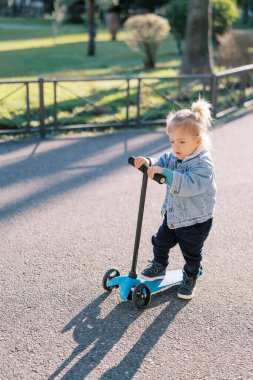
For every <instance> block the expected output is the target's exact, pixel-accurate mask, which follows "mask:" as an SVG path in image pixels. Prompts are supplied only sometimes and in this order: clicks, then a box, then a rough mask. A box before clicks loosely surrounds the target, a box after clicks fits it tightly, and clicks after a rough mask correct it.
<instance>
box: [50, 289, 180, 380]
mask: <svg viewBox="0 0 253 380" xmlns="http://www.w3.org/2000/svg"><path fill="white" fill-rule="evenodd" d="M176 288H177V287H173V288H171V289H167V290H166V291H163V292H161V293H159V294H157V295H154V296H153V298H152V302H151V304H150V305H151V306H150V308H154V307H159V305H161V304H163V303H168V305H167V306H165V307H164V308H163V309H162V311H161V312H160V313H159V315H158V316H157V317H156V318H155V320H154V321H153V322H152V323H151V324H150V325H149V327H148V328H147V329H146V330H145V331H144V332H142V334H141V335H140V336H139V337H138V340H137V342H136V343H135V344H134V345H133V346H132V347H131V348H130V347H129V350H128V348H127V347H126V348H125V350H126V351H128V352H126V354H125V356H124V358H123V359H122V360H121V362H120V363H119V364H118V365H117V366H115V367H112V368H110V369H109V370H107V371H106V372H105V373H103V374H101V377H100V379H103V380H105V379H107V380H112V379H115V380H118V379H119V378H121V379H124V380H129V379H132V378H133V376H134V374H135V373H136V372H137V370H138V368H139V367H140V366H141V363H142V362H143V360H144V359H145V357H146V355H148V353H149V352H150V351H151V350H152V349H153V347H154V346H155V344H156V343H157V342H158V341H159V339H160V337H161V336H162V335H163V334H164V333H165V331H166V330H167V329H168V327H169V326H170V324H171V322H172V321H173V320H174V319H175V317H176V316H177V314H178V313H179V312H180V310H182V309H183V308H184V307H185V306H186V305H187V303H186V302H183V301H180V300H179V299H177V297H176ZM109 295H110V293H103V294H101V295H100V296H99V297H98V298H97V299H96V300H95V301H93V302H92V303H91V304H90V305H88V306H87V307H85V308H84V309H83V310H82V311H81V312H80V313H79V314H78V315H77V316H76V317H75V318H73V319H72V320H71V321H70V322H69V323H68V324H67V325H66V326H65V327H64V329H63V330H62V332H63V333H64V332H67V331H69V330H71V329H73V338H74V340H75V342H76V343H78V346H77V347H76V348H75V349H74V350H73V352H72V354H71V355H70V356H69V357H68V358H67V359H66V360H65V361H64V362H63V363H62V364H61V365H60V366H59V367H58V368H57V369H56V371H55V372H54V373H53V374H52V375H51V376H50V377H49V378H48V380H53V379H55V378H56V377H57V376H58V375H60V374H61V372H62V371H63V370H66V368H67V367H70V368H69V369H68V371H67V373H65V374H64V375H63V376H62V377H61V379H62V380H81V379H85V378H86V376H88V374H89V373H90V372H91V371H93V370H94V369H95V368H96V367H97V366H98V365H99V363H100V362H101V361H102V360H103V359H104V358H105V357H106V356H107V354H108V353H109V352H110V351H111V350H112V349H113V347H114V346H115V345H116V344H118V342H119V340H120V339H121V338H122V336H123V335H124V334H125V332H126V330H127V329H128V327H129V326H130V325H131V324H132V323H134V322H135V321H136V320H137V319H138V318H139V317H140V316H141V315H142V313H143V312H144V313H145V311H138V310H136V309H134V307H133V305H132V304H131V302H120V303H119V304H118V305H117V306H116V307H115V308H114V309H113V310H112V311H111V312H110V313H109V314H107V315H106V316H105V317H104V318H101V317H100V306H101V304H102V302H104V301H105V300H106V298H107V297H108V296H109ZM168 301H169V302H168ZM82 353H84V356H82V357H81V358H80V359H79V360H78V361H76V360H75V359H76V357H77V356H79V355H80V354H82ZM73 361H74V362H75V363H74V364H72V362H73ZM109 365H110V358H109V357H108V366H109Z"/></svg>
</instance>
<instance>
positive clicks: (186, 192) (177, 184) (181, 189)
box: [170, 161, 214, 197]
mask: <svg viewBox="0 0 253 380" xmlns="http://www.w3.org/2000/svg"><path fill="white" fill-rule="evenodd" d="M213 181H214V167H213V164H212V162H210V161H209V162H208V161H205V162H199V164H198V165H196V166H194V167H192V168H189V169H188V171H187V172H185V173H180V172H178V171H174V172H173V181H172V185H171V188H170V192H171V193H172V194H173V195H175V196H179V197H191V196H194V195H198V194H203V193H205V192H206V191H207V190H208V188H209V187H211V185H212V183H213Z"/></svg>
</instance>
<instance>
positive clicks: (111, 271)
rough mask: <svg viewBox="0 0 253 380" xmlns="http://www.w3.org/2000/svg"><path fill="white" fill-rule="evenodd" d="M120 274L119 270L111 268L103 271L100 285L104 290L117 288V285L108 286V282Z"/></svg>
mask: <svg viewBox="0 0 253 380" xmlns="http://www.w3.org/2000/svg"><path fill="white" fill-rule="evenodd" d="M119 275H120V273H119V270H118V269H115V268H112V269H109V270H108V271H107V272H105V275H104V277H103V280H102V286H103V288H104V289H105V290H107V291H108V292H110V291H111V290H112V289H113V288H118V285H115V286H108V282H109V281H110V280H112V279H113V278H114V277H118V276H119Z"/></svg>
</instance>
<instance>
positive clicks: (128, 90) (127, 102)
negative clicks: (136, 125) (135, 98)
mask: <svg viewBox="0 0 253 380" xmlns="http://www.w3.org/2000/svg"><path fill="white" fill-rule="evenodd" d="M129 105H130V79H129V78H127V94H126V125H127V126H128V124H129Z"/></svg>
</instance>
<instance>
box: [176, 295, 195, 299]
mask: <svg viewBox="0 0 253 380" xmlns="http://www.w3.org/2000/svg"><path fill="white" fill-rule="evenodd" d="M177 296H178V298H180V299H182V300H191V299H192V298H193V297H194V293H193V294H190V295H188V296H187V295H186V294H180V293H177Z"/></svg>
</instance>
